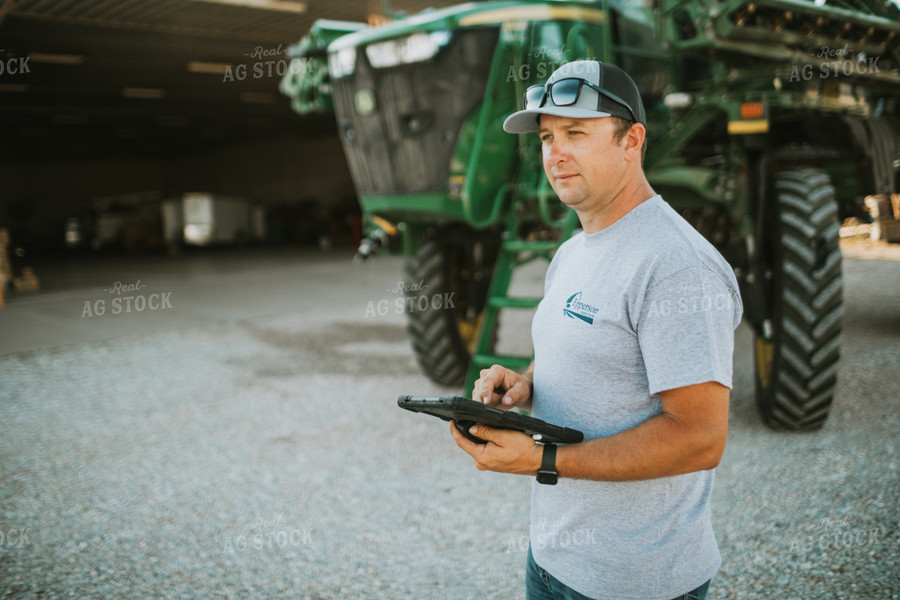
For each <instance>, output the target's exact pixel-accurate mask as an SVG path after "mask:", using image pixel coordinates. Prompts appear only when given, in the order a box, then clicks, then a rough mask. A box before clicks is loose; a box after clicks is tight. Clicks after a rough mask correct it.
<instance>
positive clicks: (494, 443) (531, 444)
mask: <svg viewBox="0 0 900 600" xmlns="http://www.w3.org/2000/svg"><path fill="white" fill-rule="evenodd" d="M450 433H451V434H452V435H453V439H454V440H455V441H456V445H457V446H459V447H460V448H462V449H463V450H465V451H466V452H467V453H468V454H469V455H470V456H471V457H472V458H473V459H475V466H476V467H477V468H478V470H479V471H496V472H498V473H512V474H516V475H536V474H537V472H538V469H539V468H540V467H541V458H542V456H543V448H542V447H541V446H539V445H537V444H536V443H535V441H534V440H533V439H532V438H531V436H529V435H527V434H524V433H521V432H519V431H509V430H507V429H494V428H493V427H486V426H484V425H473V426H472V427H471V428H470V429H469V433H471V434H472V435H474V436H476V437H479V438H481V439H483V440H486V441H487V444H476V443H475V442H473V441H472V440H470V439H468V438H467V437H466V436H464V435H463V434H462V433H460V432H459V430H458V429H457V428H456V423H454V422H452V421H451V422H450Z"/></svg>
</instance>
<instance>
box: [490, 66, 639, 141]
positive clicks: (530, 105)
mask: <svg viewBox="0 0 900 600" xmlns="http://www.w3.org/2000/svg"><path fill="white" fill-rule="evenodd" d="M541 115H555V116H559V117H569V118H572V119H596V118H600V117H621V118H623V119H626V120H628V121H634V122H637V123H640V124H642V125H644V126H646V125H647V117H646V114H645V113H644V104H643V102H641V94H640V92H639V91H638V88H637V85H635V83H634V80H632V79H631V77H629V76H628V74H627V73H626V72H625V71H623V70H622V69H620V68H619V67H617V66H616V65H614V64H611V63H604V62H600V61H599V60H576V61H572V62H570V63H566V64H564V65H562V66H561V67H559V68H558V69H556V70H555V71H553V73H551V74H550V78H549V79H548V80H547V83H545V84H539V85H533V86H531V87H529V88H528V89H527V90H526V91H525V97H524V102H523V110H520V111H518V112H515V113H513V114H511V115H510V116H508V117H507V118H506V120H505V121H504V122H503V130H504V131H506V132H507V133H531V132H535V131H537V130H538V129H539V125H540V116H541Z"/></svg>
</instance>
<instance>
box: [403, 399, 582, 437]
mask: <svg viewBox="0 0 900 600" xmlns="http://www.w3.org/2000/svg"><path fill="white" fill-rule="evenodd" d="M397 405H398V406H399V407H400V408H405V409H406V410H411V411H413V412H420V413H425V414H428V415H432V416H435V417H439V418H441V419H443V420H444V421H450V420H451V419H452V420H453V421H455V422H456V428H457V429H459V431H460V432H461V433H462V434H463V435H464V436H466V437H467V438H469V439H470V440H472V441H473V442H475V443H476V444H485V443H487V442H486V441H485V440H483V439H481V438H478V437H476V436H474V435H472V434H471V433H469V427H471V426H472V425H476V424H478V425H487V426H488V427H495V428H497V429H511V430H513V431H521V432H522V433H527V434H528V435H530V436H532V437H534V439H535V440H536V441H539V442H541V443H545V444H574V443H577V442H581V441H584V434H583V433H581V432H580V431H578V430H577V429H571V428H569V427H560V426H559V425H553V424H551V423H547V422H546V421H542V420H540V419H535V418H534V417H529V416H527V415H523V414H520V413H518V412H516V411H514V410H503V409H500V408H497V407H496V406H488V405H486V404H482V403H481V402H476V401H474V400H471V399H469V398H463V397H461V396H400V397H399V398H397Z"/></svg>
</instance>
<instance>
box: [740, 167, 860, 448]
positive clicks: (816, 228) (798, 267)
mask: <svg viewBox="0 0 900 600" xmlns="http://www.w3.org/2000/svg"><path fill="white" fill-rule="evenodd" d="M773 187H774V190H773V196H774V198H773V200H774V203H773V208H774V223H773V228H772V237H771V238H770V240H769V248H770V249H771V254H770V256H771V262H770V263H769V265H768V268H769V269H771V273H772V278H771V286H770V289H769V291H768V294H767V295H768V301H769V306H770V308H771V311H770V314H771V317H772V320H771V325H772V326H771V336H768V337H767V336H764V335H759V334H758V335H757V338H756V353H755V357H756V369H755V371H756V402H757V406H758V407H759V411H760V413H761V415H762V418H763V421H764V422H765V423H766V425H768V426H769V427H771V428H773V429H781V430H791V431H811V430H816V429H820V428H821V427H822V426H823V425H824V424H825V420H826V419H827V417H828V412H829V409H830V408H831V403H832V399H833V398H834V392H835V386H836V383H837V370H838V358H839V353H840V342H841V317H842V315H843V298H842V294H843V280H842V277H841V249H840V244H839V242H840V225H839V223H838V215H837V202H836V201H835V194H834V186H833V185H832V183H831V179H830V177H829V176H828V174H827V173H825V172H823V171H820V170H816V169H798V170H795V171H783V172H780V173H777V174H776V175H775V177H774V186H773Z"/></svg>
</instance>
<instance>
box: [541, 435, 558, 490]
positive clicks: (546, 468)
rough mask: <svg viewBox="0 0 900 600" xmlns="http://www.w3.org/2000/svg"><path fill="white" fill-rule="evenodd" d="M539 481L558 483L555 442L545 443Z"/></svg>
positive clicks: (545, 483) (550, 483)
mask: <svg viewBox="0 0 900 600" xmlns="http://www.w3.org/2000/svg"><path fill="white" fill-rule="evenodd" d="M537 481H538V483H543V484H544V485H556V482H557V481H559V473H557V472H556V446H555V445H554V444H544V455H543V458H541V468H540V469H539V470H538V474H537Z"/></svg>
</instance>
